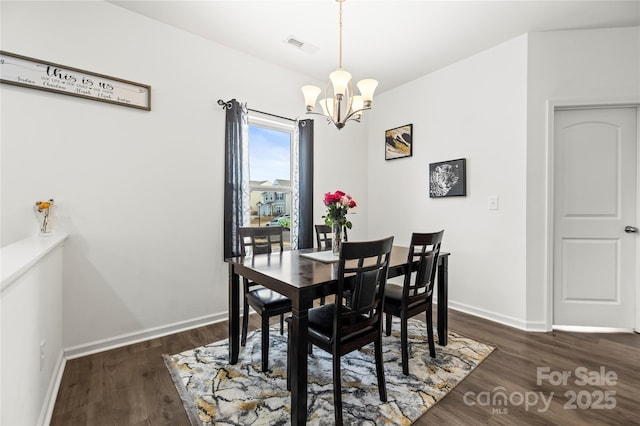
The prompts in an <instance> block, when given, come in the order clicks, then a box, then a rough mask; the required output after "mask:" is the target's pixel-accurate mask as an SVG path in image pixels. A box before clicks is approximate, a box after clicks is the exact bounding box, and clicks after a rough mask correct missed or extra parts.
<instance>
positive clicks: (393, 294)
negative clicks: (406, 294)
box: [384, 280, 402, 301]
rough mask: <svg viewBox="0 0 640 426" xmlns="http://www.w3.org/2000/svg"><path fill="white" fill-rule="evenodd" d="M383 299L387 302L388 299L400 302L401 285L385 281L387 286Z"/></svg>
mask: <svg viewBox="0 0 640 426" xmlns="http://www.w3.org/2000/svg"><path fill="white" fill-rule="evenodd" d="M384 299H385V300H386V301H389V299H394V300H401V299H402V283H400V284H399V285H398V284H396V283H391V282H390V280H387V286H386V287H385V288H384Z"/></svg>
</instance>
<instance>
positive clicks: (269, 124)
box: [249, 115, 293, 246]
mask: <svg viewBox="0 0 640 426" xmlns="http://www.w3.org/2000/svg"><path fill="white" fill-rule="evenodd" d="M292 136H293V125H292V124H288V123H279V122H273V121H269V120H261V119H257V118H256V117H251V115H250V116H249V180H250V186H251V190H250V206H251V223H250V226H282V227H283V239H284V245H285V246H290V245H291V236H290V235H291V229H290V228H291V198H292V197H291V168H292V167H291V164H292V161H291V160H292V159H291V145H292V144H291V141H292Z"/></svg>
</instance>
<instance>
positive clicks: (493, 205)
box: [488, 195, 498, 210]
mask: <svg viewBox="0 0 640 426" xmlns="http://www.w3.org/2000/svg"><path fill="white" fill-rule="evenodd" d="M488 202H489V210H498V196H497V195H491V196H489V199H488Z"/></svg>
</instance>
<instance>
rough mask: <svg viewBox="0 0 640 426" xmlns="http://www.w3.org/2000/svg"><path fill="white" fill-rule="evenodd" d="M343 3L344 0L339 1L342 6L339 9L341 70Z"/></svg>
mask: <svg viewBox="0 0 640 426" xmlns="http://www.w3.org/2000/svg"><path fill="white" fill-rule="evenodd" d="M343 1H344V0H337V2H338V3H339V4H340V7H339V9H338V10H339V12H338V13H339V15H340V18H339V20H338V23H339V26H340V49H339V52H340V53H339V55H340V58H339V61H338V63H339V64H340V66H339V69H342V2H343Z"/></svg>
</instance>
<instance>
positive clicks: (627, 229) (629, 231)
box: [624, 226, 638, 234]
mask: <svg viewBox="0 0 640 426" xmlns="http://www.w3.org/2000/svg"><path fill="white" fill-rule="evenodd" d="M624 232H626V233H627V234H632V233H634V232H638V228H636V227H635V226H625V227H624Z"/></svg>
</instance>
